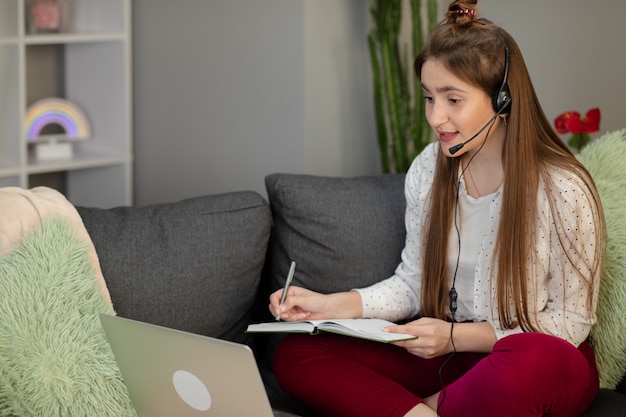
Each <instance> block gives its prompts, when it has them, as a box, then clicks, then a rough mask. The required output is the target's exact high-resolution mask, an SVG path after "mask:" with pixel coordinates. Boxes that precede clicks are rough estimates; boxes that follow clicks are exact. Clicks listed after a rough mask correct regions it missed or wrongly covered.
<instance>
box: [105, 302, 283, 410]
mask: <svg viewBox="0 0 626 417" xmlns="http://www.w3.org/2000/svg"><path fill="white" fill-rule="evenodd" d="M100 320H101V322H102V325H103V327H104V330H105V332H106V335H107V338H108V340H109V343H110V345H111V348H112V349H113V354H114V355H115V359H116V361H117V363H118V366H119V368H120V371H121V373H122V377H123V378H124V382H125V383H126V386H127V388H128V392H129V394H130V398H131V400H132V402H133V405H134V407H135V410H136V411H137V415H138V416H139V417H162V416H163V417H164V416H167V417H171V416H180V417H187V416H190V417H191V416H203V417H243V416H250V417H282V416H284V417H288V416H291V415H290V414H288V413H283V412H281V411H273V410H272V408H271V406H270V403H269V400H268V398H267V394H266V392H265V388H264V386H263V382H262V380H261V376H260V374H259V371H258V368H257V365H256V361H255V359H254V355H253V354H252V350H251V349H250V348H249V347H248V346H246V345H241V344H238V343H233V342H228V341H225V340H220V339H214V338H210V337H205V336H200V335H197V334H192V333H187V332H182V331H179V330H174V329H169V328H166V327H161V326H156V325H152V324H148V323H143V322H139V321H135V320H131V319H127V318H123V317H119V316H112V315H107V314H102V315H100Z"/></svg>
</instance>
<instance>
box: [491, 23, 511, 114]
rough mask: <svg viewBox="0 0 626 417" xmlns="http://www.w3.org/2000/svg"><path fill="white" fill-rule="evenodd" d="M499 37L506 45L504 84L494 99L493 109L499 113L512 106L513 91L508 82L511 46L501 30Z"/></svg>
mask: <svg viewBox="0 0 626 417" xmlns="http://www.w3.org/2000/svg"><path fill="white" fill-rule="evenodd" d="M498 37H499V38H500V41H502V45H503V46H504V76H503V77H502V84H501V85H500V88H499V89H498V92H497V93H496V95H495V96H493V98H492V101H493V110H494V111H495V112H496V113H497V114H502V113H504V112H505V110H507V109H508V108H509V107H510V106H511V91H510V90H509V84H508V82H507V80H508V77H509V47H508V45H507V44H506V40H505V39H504V36H503V35H502V34H501V33H500V32H498Z"/></svg>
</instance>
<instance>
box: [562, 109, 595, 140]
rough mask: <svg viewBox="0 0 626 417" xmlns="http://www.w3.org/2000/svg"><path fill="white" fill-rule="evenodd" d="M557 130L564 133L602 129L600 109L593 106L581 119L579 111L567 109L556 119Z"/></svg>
mask: <svg viewBox="0 0 626 417" xmlns="http://www.w3.org/2000/svg"><path fill="white" fill-rule="evenodd" d="M554 127H555V128H556V131H557V132H559V133H561V134H563V133H568V132H569V133H593V132H597V131H598V130H600V109H599V108H597V107H596V108H593V109H591V110H589V111H588V112H587V114H585V117H584V118H583V119H582V120H581V119H580V113H578V112H577V111H566V112H565V113H563V114H561V115H560V116H559V117H557V118H556V119H554Z"/></svg>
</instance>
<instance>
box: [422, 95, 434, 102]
mask: <svg viewBox="0 0 626 417" xmlns="http://www.w3.org/2000/svg"><path fill="white" fill-rule="evenodd" d="M424 100H426V101H427V102H429V103H432V102H433V100H434V99H433V98H432V97H431V96H424Z"/></svg>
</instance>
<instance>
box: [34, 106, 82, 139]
mask: <svg viewBox="0 0 626 417" xmlns="http://www.w3.org/2000/svg"><path fill="white" fill-rule="evenodd" d="M24 123H25V128H26V137H27V138H28V141H29V142H38V141H40V140H41V139H45V137H46V135H43V136H42V135H41V132H42V130H43V129H44V128H45V127H46V126H49V125H54V124H56V125H59V126H60V127H61V128H62V129H63V131H64V132H65V134H64V135H62V136H59V135H49V136H54V137H56V138H58V139H66V140H82V139H88V138H89V137H90V136H91V126H90V125H89V120H88V119H87V117H86V116H85V113H83V111H82V110H81V109H80V108H79V107H78V106H77V105H76V104H74V103H72V102H71V101H69V100H65V99H62V98H44V99H42V100H39V101H36V102H35V103H33V104H32V105H31V106H30V107H28V111H27V113H26V119H25V122H24Z"/></svg>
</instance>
